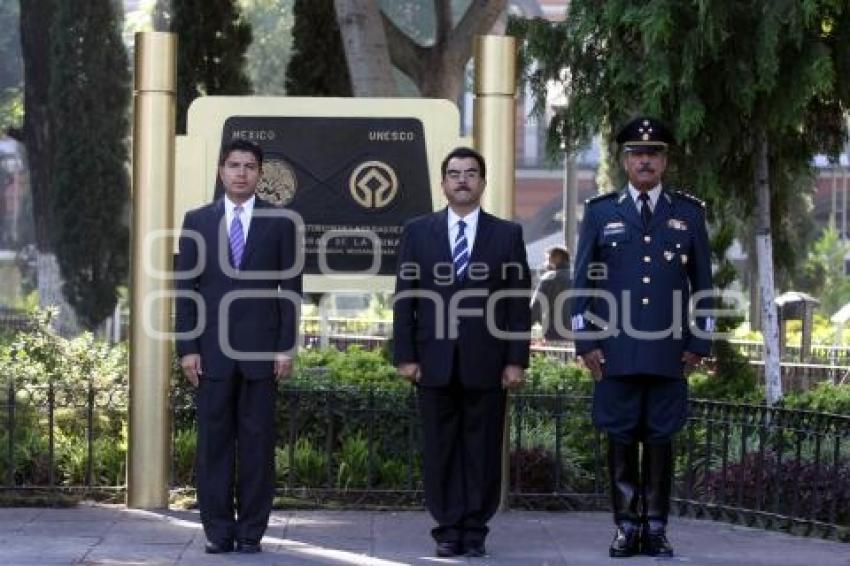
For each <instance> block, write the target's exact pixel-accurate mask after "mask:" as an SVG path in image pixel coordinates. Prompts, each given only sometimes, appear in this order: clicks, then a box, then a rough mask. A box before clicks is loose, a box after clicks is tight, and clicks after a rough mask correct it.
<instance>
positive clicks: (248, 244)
mask: <svg viewBox="0 0 850 566" xmlns="http://www.w3.org/2000/svg"><path fill="white" fill-rule="evenodd" d="M269 208H270V207H269V206H268V205H267V204H266V203H265V201H263V200H260V197H256V198H255V199H254V212H256V211H258V210H262V211H266V210H268V209H269ZM269 220H271V218H270V217H268V216H265V215H264V214H262V213H261V214H252V216H251V227H250V228H249V229H248V238H247V239H246V240H245V251H244V252H243V253H242V265H240V266H239V267H240V268H243V269H244V267H245V266H246V265H248V260H249V259H251V253H252V252H253V251H254V250H255V249H256V248H257V246H258V245H259V242H261V241H262V240H263V236H264V235H265V232H266V230H268V228H269V224H270V222H269Z"/></svg>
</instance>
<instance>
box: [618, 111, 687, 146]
mask: <svg viewBox="0 0 850 566" xmlns="http://www.w3.org/2000/svg"><path fill="white" fill-rule="evenodd" d="M674 142H675V140H674V139H673V134H672V133H671V132H670V130H669V128H667V126H666V125H664V122H662V121H661V120H658V119H657V118H652V117H650V116H638V117H637V118H635V119H633V120H631V121H630V122H628V123H627V124H626V125H624V126H623V127H622V128H620V131H619V132H618V133H617V143H618V144H620V147H621V148H622V149H623V151H648V152H653V151H664V150H666V149H667V146H668V145H670V144H672V143H674Z"/></svg>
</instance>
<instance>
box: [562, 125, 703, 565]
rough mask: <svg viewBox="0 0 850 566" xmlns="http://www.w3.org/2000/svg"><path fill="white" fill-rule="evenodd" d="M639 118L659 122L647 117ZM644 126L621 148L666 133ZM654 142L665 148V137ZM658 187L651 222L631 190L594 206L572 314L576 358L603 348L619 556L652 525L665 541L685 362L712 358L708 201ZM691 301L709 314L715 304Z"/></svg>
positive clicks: (603, 421) (603, 404)
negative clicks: (689, 357) (695, 311)
mask: <svg viewBox="0 0 850 566" xmlns="http://www.w3.org/2000/svg"><path fill="white" fill-rule="evenodd" d="M636 123H637V125H638V126H640V125H643V126H647V125H648V124H650V125H655V122H654V121H652V119H641V120H639V121H637V122H636ZM638 126H636V125H635V123H632V124H631V125H630V126H627V128H626V130H628V128H631V131H626V130H624V131H626V133H621V136H620V139H618V141H620V142H621V144H622V143H624V141H626V142H627V141H628V140H635V141H643V142H646V141H650V142H652V141H655V140H656V138H658V137H663V135H662V134H658V131H659V130H660V128H661V126H658V127H657V128H656V133H655V135H653V134H652V133H650V134H649V135H647V134H646V131H645V130H646V127H644V129H643V131H641V130H640V128H639V127H638ZM659 143H663V144H664V146H663V148H664V149H666V141H662V142H659ZM652 147H653V146H652V145H650V146H648V148H647V147H643V146H642V149H641V151H647V152H649V151H653V150H652ZM662 150H663V149H662ZM632 190H633V191H635V192H637V191H636V190H635V189H632ZM654 190H655V191H656V195H657V196H656V198H657V200H656V201H655V204H654V210H652V211H651V218H649V219H644V218H642V216H641V212H640V211H639V209H638V203H637V202H636V200H635V198H633V196H632V194H631V193H630V191H629V187H626V188H624V189H623V190H621V191H618V192H611V193H607V194H604V195H600V196H598V197H595V198H593V199H590V200H588V201H587V202H586V203H585V214H584V220H583V221H582V226H581V231H580V234H579V241H578V246H577V247H578V249H577V253H576V267H575V281H574V288H575V290H576V293H577V294H578V295H577V296H576V297H575V298H574V303H573V310H572V316H571V322H572V329H573V331H574V334H575V342H576V353H577V354H578V355H584V354H587V353H588V352H591V351H592V350H594V349H599V350H601V351H602V358H603V360H604V364H602V370H603V371H602V379H601V380H599V381H597V383H596V384H595V387H594V395H593V409H592V413H593V422H594V424H595V425H596V426H597V427H599V428H601V429H603V430H605V431H606V432H607V433H608V439H609V441H608V444H609V447H608V448H609V468H610V472H611V491H612V503H613V506H614V519H615V522H616V523H617V525H618V535H615V543H614V544H613V545H612V549H611V555H612V556H629V555H631V554H633V553H635V552H637V551H638V549H639V545H641V544H643V545H644V547H645V548H646V547H651V541H649V542H647V540H648V537H649V534H648V531H649V529H650V527H653V528H654V532H656V533H659V532H660V534H661V536H663V535H664V527H665V526H666V522H667V515H668V513H669V499H670V485H671V482H672V473H673V461H672V448H671V442H670V441H671V437H672V436H673V435H674V434H675V433H676V432H677V431H678V430H680V429H681V428H682V426H684V424H685V422H686V420H687V401H688V399H687V382H686V380H685V376H684V371H683V370H684V362H683V361H682V356H683V353H684V352H691V353H694V354H697V355H700V356H705V355H707V354H709V351H710V342H709V341H708V340H706V339H705V338H704V337H703V336H701V335H699V334H701V333H697V332H695V330H696V329H699V330H703V331H711V330H713V328H712V327H713V322H712V320H711V318H710V317H697V318H696V319H693V318H692V317H691V316H690V315H689V301H690V299H691V297H692V295H693V294H694V293H696V292H700V291H702V292H708V291H710V290H711V289H712V280H711V261H710V249H709V242H708V235H707V232H706V227H705V210H704V206H703V204H702V202H701V201H699V200H698V199H696V198H694V197H692V196H690V195H688V194H686V193H683V192H681V191H675V190H671V189H670V188H668V187H666V186H663V185H662V186H661V187H660V191H659V188H658V187H656V188H655V189H654ZM696 306H698V307H700V308H702V309H705V308H708V307H709V306H710V298H706V299H704V300H701V301H699V303H698V304H697V305H696ZM695 334H697V335H695ZM640 443H642V444H643V450H642V456H643V458H642V459H643V462H642V465H641V466H640V467H639V466H638V460H639V448H638V446H639V444H640ZM641 500H642V501H641ZM641 503H642V509H641V510H640V511H639V510H638V507H639V505H640V504H641ZM621 527H622V528H621ZM638 533H639V534H638ZM617 536H626V537H629V536H631V537H632V538H631V539H629V540H625V541H621V542H622V543H623V544H622V545H621V546H623V548H625V550H624V551H623V553H620V550H622V549H619V548H620V547H618V546H617V544H616V537H617ZM638 537H640V538H638ZM664 543H665V544H666V538H665V539H664ZM615 547H617V548H616V549H615ZM655 550H658V549H657V548H655ZM648 553H650V554H667V551H666V550H665V551H663V552H653V551H652V549H650V551H649V552H648ZM669 554H672V549H669Z"/></svg>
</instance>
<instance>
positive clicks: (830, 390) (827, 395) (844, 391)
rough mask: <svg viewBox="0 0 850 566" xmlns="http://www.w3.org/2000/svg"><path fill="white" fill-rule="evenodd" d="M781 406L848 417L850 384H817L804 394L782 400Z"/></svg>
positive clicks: (849, 412) (789, 396)
mask: <svg viewBox="0 0 850 566" xmlns="http://www.w3.org/2000/svg"><path fill="white" fill-rule="evenodd" d="M782 406H783V407H786V408H789V409H802V410H806V411H816V412H819V413H832V414H835V415H845V416H850V384H840V385H835V384H833V383H830V382H828V381H825V382H822V383H819V384H818V385H817V386H816V387H815V388H814V389H811V390H809V391H806V392H804V393H791V394H788V395H785V397H783V398H782Z"/></svg>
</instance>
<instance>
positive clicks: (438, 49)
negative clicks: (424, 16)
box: [383, 0, 507, 101]
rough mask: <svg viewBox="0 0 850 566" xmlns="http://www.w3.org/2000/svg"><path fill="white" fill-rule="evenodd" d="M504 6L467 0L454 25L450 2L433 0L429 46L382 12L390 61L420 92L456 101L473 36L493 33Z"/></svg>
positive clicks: (501, 1)
mask: <svg viewBox="0 0 850 566" xmlns="http://www.w3.org/2000/svg"><path fill="white" fill-rule="evenodd" d="M506 6H507V0H489V1H487V2H470V3H469V7H468V8H467V9H466V12H464V14H463V16H462V17H461V18H460V21H459V22H457V25H453V21H452V12H451V2H450V1H449V0H435V1H434V11H435V21H436V32H435V38H434V44H433V45H432V46H430V47H422V46H421V45H418V44H417V43H416V42H415V41H413V40H412V39H411V38H410V37H408V36H407V35H405V33H404V32H403V31H402V30H401V29H400V28H399V27H398V26H396V25H395V24H394V23H393V22H392V20H390V19H389V18H388V17H386V16H385V15H384V16H383V19H384V29H385V31H386V35H387V45H388V46H389V52H390V57H391V58H392V62H393V64H394V65H395V66H396V67H398V68H399V69H400V70H401V71H403V72H404V73H406V74H407V75H408V76H409V77H410V78H411V79H413V82H415V83H416V86H417V87H419V92H420V93H421V94H422V96H425V97H429V98H445V99H447V100H452V101H457V100H458V99H459V98H460V95H461V92H462V91H463V84H464V76H465V73H466V65H467V63H468V62H469V59H470V57H472V46H473V40H474V38H475V36H476V35H481V34H486V33H493V32H494V30H493V26H494V24H495V23H496V22H497V21H498V20H499V17H500V16H501V15H502V14H503V13H504V11H505V7H506Z"/></svg>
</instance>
